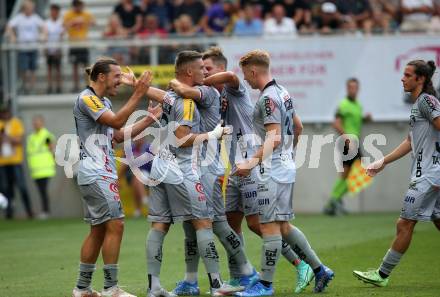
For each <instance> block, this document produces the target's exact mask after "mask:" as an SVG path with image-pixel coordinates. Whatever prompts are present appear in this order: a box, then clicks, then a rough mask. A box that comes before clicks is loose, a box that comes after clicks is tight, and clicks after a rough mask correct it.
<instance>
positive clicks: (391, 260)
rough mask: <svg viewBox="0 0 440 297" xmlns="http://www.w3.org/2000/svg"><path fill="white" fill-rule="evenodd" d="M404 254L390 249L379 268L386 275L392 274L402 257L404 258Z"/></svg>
mask: <svg viewBox="0 0 440 297" xmlns="http://www.w3.org/2000/svg"><path fill="white" fill-rule="evenodd" d="M402 256H403V254H401V253H399V252H396V251H395V250H393V249H389V250H388V252H387V253H386V254H385V257H384V258H383V261H382V264H381V265H380V268H379V270H380V271H381V272H382V273H383V274H386V275H390V274H391V271H393V269H394V267H396V266H397V264H399V262H400V258H402Z"/></svg>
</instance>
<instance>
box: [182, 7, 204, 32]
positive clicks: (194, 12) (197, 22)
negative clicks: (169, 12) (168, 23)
mask: <svg viewBox="0 0 440 297" xmlns="http://www.w3.org/2000/svg"><path fill="white" fill-rule="evenodd" d="M182 14H187V15H189V16H190V17H191V20H192V23H193V24H194V26H195V30H196V31H199V30H200V28H201V21H202V18H203V16H204V15H205V5H203V3H202V2H201V1H199V0H183V2H182V3H181V4H180V5H177V6H176V7H175V17H176V18H179V17H180V16H181V15H182Z"/></svg>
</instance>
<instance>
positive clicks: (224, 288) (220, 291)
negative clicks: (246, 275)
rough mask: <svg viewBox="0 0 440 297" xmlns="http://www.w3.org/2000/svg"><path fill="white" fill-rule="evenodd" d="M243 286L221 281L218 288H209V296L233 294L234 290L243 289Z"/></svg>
mask: <svg viewBox="0 0 440 297" xmlns="http://www.w3.org/2000/svg"><path fill="white" fill-rule="evenodd" d="M243 290H244V287H243V286H237V287H235V286H231V285H229V284H227V283H223V284H222V285H221V287H220V288H217V289H214V288H211V296H214V297H216V296H228V295H234V293H236V292H240V291H243Z"/></svg>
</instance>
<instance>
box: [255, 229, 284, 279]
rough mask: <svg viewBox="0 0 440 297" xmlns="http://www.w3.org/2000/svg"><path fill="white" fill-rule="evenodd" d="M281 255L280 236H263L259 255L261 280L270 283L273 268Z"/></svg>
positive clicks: (273, 271)
mask: <svg viewBox="0 0 440 297" xmlns="http://www.w3.org/2000/svg"><path fill="white" fill-rule="evenodd" d="M280 255H281V235H268V236H264V235H263V250H262V253H261V277H260V278H261V280H263V281H266V282H270V283H271V282H272V280H273V275H274V273H275V267H276V264H277V262H278V259H279V258H280Z"/></svg>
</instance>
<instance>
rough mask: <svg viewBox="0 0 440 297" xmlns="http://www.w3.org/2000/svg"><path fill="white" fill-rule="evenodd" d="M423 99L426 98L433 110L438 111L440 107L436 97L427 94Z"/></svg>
mask: <svg viewBox="0 0 440 297" xmlns="http://www.w3.org/2000/svg"><path fill="white" fill-rule="evenodd" d="M423 99H424V100H425V102H426V104H428V106H429V108H430V109H431V111H436V110H438V109H439V103H438V100H437V99H436V98H434V97H431V96H425V97H424V98H423Z"/></svg>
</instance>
